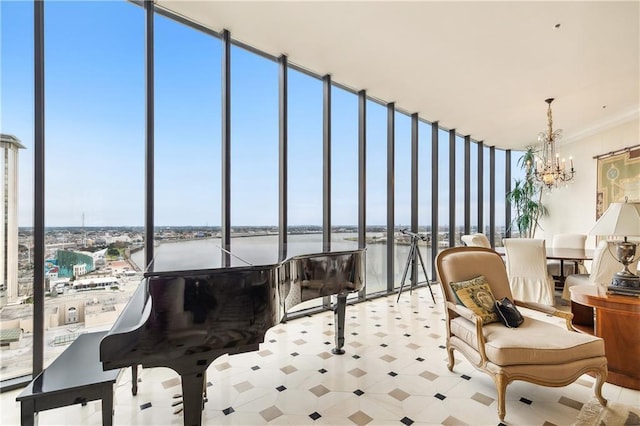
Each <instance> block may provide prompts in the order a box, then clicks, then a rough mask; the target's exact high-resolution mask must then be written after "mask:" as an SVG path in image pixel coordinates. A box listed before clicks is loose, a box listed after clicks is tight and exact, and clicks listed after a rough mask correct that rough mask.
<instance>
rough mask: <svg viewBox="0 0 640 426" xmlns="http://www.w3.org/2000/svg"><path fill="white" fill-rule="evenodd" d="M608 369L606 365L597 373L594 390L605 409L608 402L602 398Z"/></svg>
mask: <svg viewBox="0 0 640 426" xmlns="http://www.w3.org/2000/svg"><path fill="white" fill-rule="evenodd" d="M607 374H608V369H607V366H606V365H605V366H604V367H602V368H601V369H599V370H598V371H596V383H595V385H593V390H594V392H595V394H596V398H598V401H600V405H602V406H603V407H605V406H606V405H607V400H606V399H605V398H604V397H603V396H602V386H603V385H604V382H605V381H606V380H607Z"/></svg>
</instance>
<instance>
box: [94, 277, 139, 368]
mask: <svg viewBox="0 0 640 426" xmlns="http://www.w3.org/2000/svg"><path fill="white" fill-rule="evenodd" d="M150 313H151V298H149V297H148V279H147V278H143V279H142V280H141V281H140V283H139V284H138V288H137V289H136V291H135V292H134V294H133V296H132V297H131V299H129V302H128V303H127V305H126V306H125V308H124V309H123V310H122V312H121V313H120V315H119V316H118V318H117V319H116V321H115V323H114V324H113V326H112V327H111V329H110V330H109V331H108V332H107V334H106V335H105V336H104V337H103V338H102V340H101V341H100V360H101V361H102V363H103V368H104V369H105V370H110V369H113V368H120V367H121V366H120V365H117V366H116V365H114V366H111V365H112V364H113V363H114V361H116V360H117V359H119V358H120V357H121V356H122V354H123V352H124V351H126V347H128V346H133V345H134V344H135V343H136V338H135V337H134V335H135V333H134V332H135V331H136V330H140V329H142V328H143V327H144V324H145V323H146V322H147V320H148V318H149V315H150Z"/></svg>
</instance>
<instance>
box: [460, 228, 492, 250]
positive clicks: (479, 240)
mask: <svg viewBox="0 0 640 426" xmlns="http://www.w3.org/2000/svg"><path fill="white" fill-rule="evenodd" d="M460 240H461V241H462V242H463V243H464V244H465V245H466V246H467V247H485V248H491V243H490V242H489V239H488V238H487V236H486V235H484V234H482V233H480V232H476V233H475V234H469V235H463V236H462V237H460Z"/></svg>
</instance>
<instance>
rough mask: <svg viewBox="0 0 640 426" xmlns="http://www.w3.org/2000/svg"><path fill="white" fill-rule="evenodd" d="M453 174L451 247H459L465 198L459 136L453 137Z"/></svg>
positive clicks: (463, 154)
mask: <svg viewBox="0 0 640 426" xmlns="http://www.w3.org/2000/svg"><path fill="white" fill-rule="evenodd" d="M455 159H456V161H455V172H454V180H455V191H456V196H455V199H454V205H453V208H454V210H455V215H454V216H455V228H454V231H455V232H454V235H455V241H454V242H453V244H452V245H453V246H461V245H462V241H461V240H460V237H461V236H462V235H464V208H465V204H464V198H465V188H464V165H465V153H464V138H463V137H462V136H460V135H456V136H455Z"/></svg>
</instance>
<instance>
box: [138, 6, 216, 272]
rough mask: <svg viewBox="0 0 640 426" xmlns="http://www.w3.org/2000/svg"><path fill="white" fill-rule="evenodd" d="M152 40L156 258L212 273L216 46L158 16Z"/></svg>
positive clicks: (207, 37) (208, 38)
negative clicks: (209, 270) (178, 260)
mask: <svg viewBox="0 0 640 426" xmlns="http://www.w3.org/2000/svg"><path fill="white" fill-rule="evenodd" d="M154 33H155V34H154V56H155V57H154V74H155V79H154V100H155V103H154V111H155V120H154V122H155V129H154V139H155V143H154V145H155V146H154V172H155V176H154V181H155V191H154V193H155V194H154V207H155V209H154V212H153V214H154V221H155V225H156V230H155V242H156V244H157V246H156V248H155V251H154V253H155V257H156V259H157V261H158V262H162V261H163V260H164V259H167V260H170V259H180V261H181V262H183V265H185V266H186V267H188V266H193V267H197V266H199V267H202V266H203V265H210V266H219V265H220V248H219V247H220V239H219V237H220V214H221V208H220V92H221V85H220V70H221V41H220V39H219V38H217V37H214V36H212V35H210V34H206V33H204V32H202V31H198V30H196V29H194V28H192V27H189V26H186V25H184V24H182V23H179V22H176V21H174V20H172V19H169V18H167V17H164V16H161V15H157V14H156V15H155V19H154ZM187 47H188V48H187ZM184 240H189V242H185V241H184ZM176 242H179V243H176ZM134 258H135V259H136V260H137V261H138V263H139V264H140V266H143V265H142V263H144V257H143V253H142V251H140V252H137V253H136V254H135V255H134Z"/></svg>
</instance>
